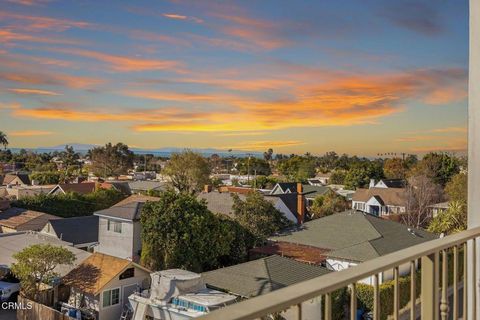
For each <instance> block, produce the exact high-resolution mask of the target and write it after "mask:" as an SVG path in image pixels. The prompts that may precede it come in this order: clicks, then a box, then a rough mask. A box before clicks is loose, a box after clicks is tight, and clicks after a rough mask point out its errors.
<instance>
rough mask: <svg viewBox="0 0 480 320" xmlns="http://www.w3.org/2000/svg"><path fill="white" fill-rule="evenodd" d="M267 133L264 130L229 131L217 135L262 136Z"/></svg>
mask: <svg viewBox="0 0 480 320" xmlns="http://www.w3.org/2000/svg"><path fill="white" fill-rule="evenodd" d="M265 134H267V133H266V132H256V131H252V132H248V131H247V132H230V133H222V134H219V135H218V136H220V137H243V136H262V135H265Z"/></svg>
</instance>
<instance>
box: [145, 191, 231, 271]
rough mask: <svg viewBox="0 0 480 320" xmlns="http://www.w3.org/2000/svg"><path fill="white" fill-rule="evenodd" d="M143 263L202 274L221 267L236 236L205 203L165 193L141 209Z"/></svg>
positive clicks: (180, 195)
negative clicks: (222, 260)
mask: <svg viewBox="0 0 480 320" xmlns="http://www.w3.org/2000/svg"><path fill="white" fill-rule="evenodd" d="M140 220H141V223H142V253H141V261H142V264H143V265H145V266H147V267H149V268H151V269H152V270H162V269H168V268H184V269H188V270H192V271H195V272H202V271H205V270H210V269H212V268H216V267H218V266H219V265H220V258H221V257H224V256H226V255H227V254H228V253H229V252H230V243H231V242H232V238H233V235H232V233H230V232H229V229H228V228H227V226H226V225H224V224H222V223H221V221H220V219H219V218H217V217H216V216H215V215H214V214H213V213H212V212H210V211H209V210H208V209H207V206H206V204H205V202H199V201H197V199H196V198H195V197H194V196H193V195H190V194H185V193H175V192H174V191H166V192H164V193H162V194H161V196H160V198H159V200H158V201H155V202H147V203H146V204H145V205H144V206H143V208H142V214H141V217H140Z"/></svg>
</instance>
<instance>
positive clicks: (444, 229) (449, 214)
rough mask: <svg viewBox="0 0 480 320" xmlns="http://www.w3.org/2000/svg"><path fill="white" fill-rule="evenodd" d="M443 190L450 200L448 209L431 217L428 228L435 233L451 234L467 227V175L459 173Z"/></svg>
mask: <svg viewBox="0 0 480 320" xmlns="http://www.w3.org/2000/svg"><path fill="white" fill-rule="evenodd" d="M445 192H446V194H447V195H448V198H449V200H450V203H449V206H448V209H447V210H446V211H443V212H440V213H439V214H438V215H437V216H436V217H434V218H433V220H432V222H431V223H430V226H429V227H428V229H429V230H430V231H431V232H435V233H445V234H452V233H455V232H459V231H462V230H465V229H466V228H467V197H468V176H467V175H466V174H463V173H459V174H457V175H455V176H453V178H452V179H451V180H450V181H449V182H448V183H447V185H446V186H445Z"/></svg>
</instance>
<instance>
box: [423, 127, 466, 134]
mask: <svg viewBox="0 0 480 320" xmlns="http://www.w3.org/2000/svg"><path fill="white" fill-rule="evenodd" d="M432 132H439V133H447V132H458V133H466V132H467V127H446V128H438V129H433V130H432Z"/></svg>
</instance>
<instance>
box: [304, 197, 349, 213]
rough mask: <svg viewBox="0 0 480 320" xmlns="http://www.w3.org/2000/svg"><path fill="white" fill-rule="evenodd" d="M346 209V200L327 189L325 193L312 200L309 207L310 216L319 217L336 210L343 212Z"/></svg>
mask: <svg viewBox="0 0 480 320" xmlns="http://www.w3.org/2000/svg"><path fill="white" fill-rule="evenodd" d="M347 209H348V202H347V200H346V199H345V198H344V197H342V196H340V195H338V194H337V193H336V192H335V191H333V190H329V191H327V193H325V194H323V195H320V196H317V197H316V198H315V199H314V200H313V204H312V206H311V208H310V215H311V216H312V218H314V219H316V218H320V217H324V216H329V215H332V214H334V213H336V212H343V211H345V210H347Z"/></svg>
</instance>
